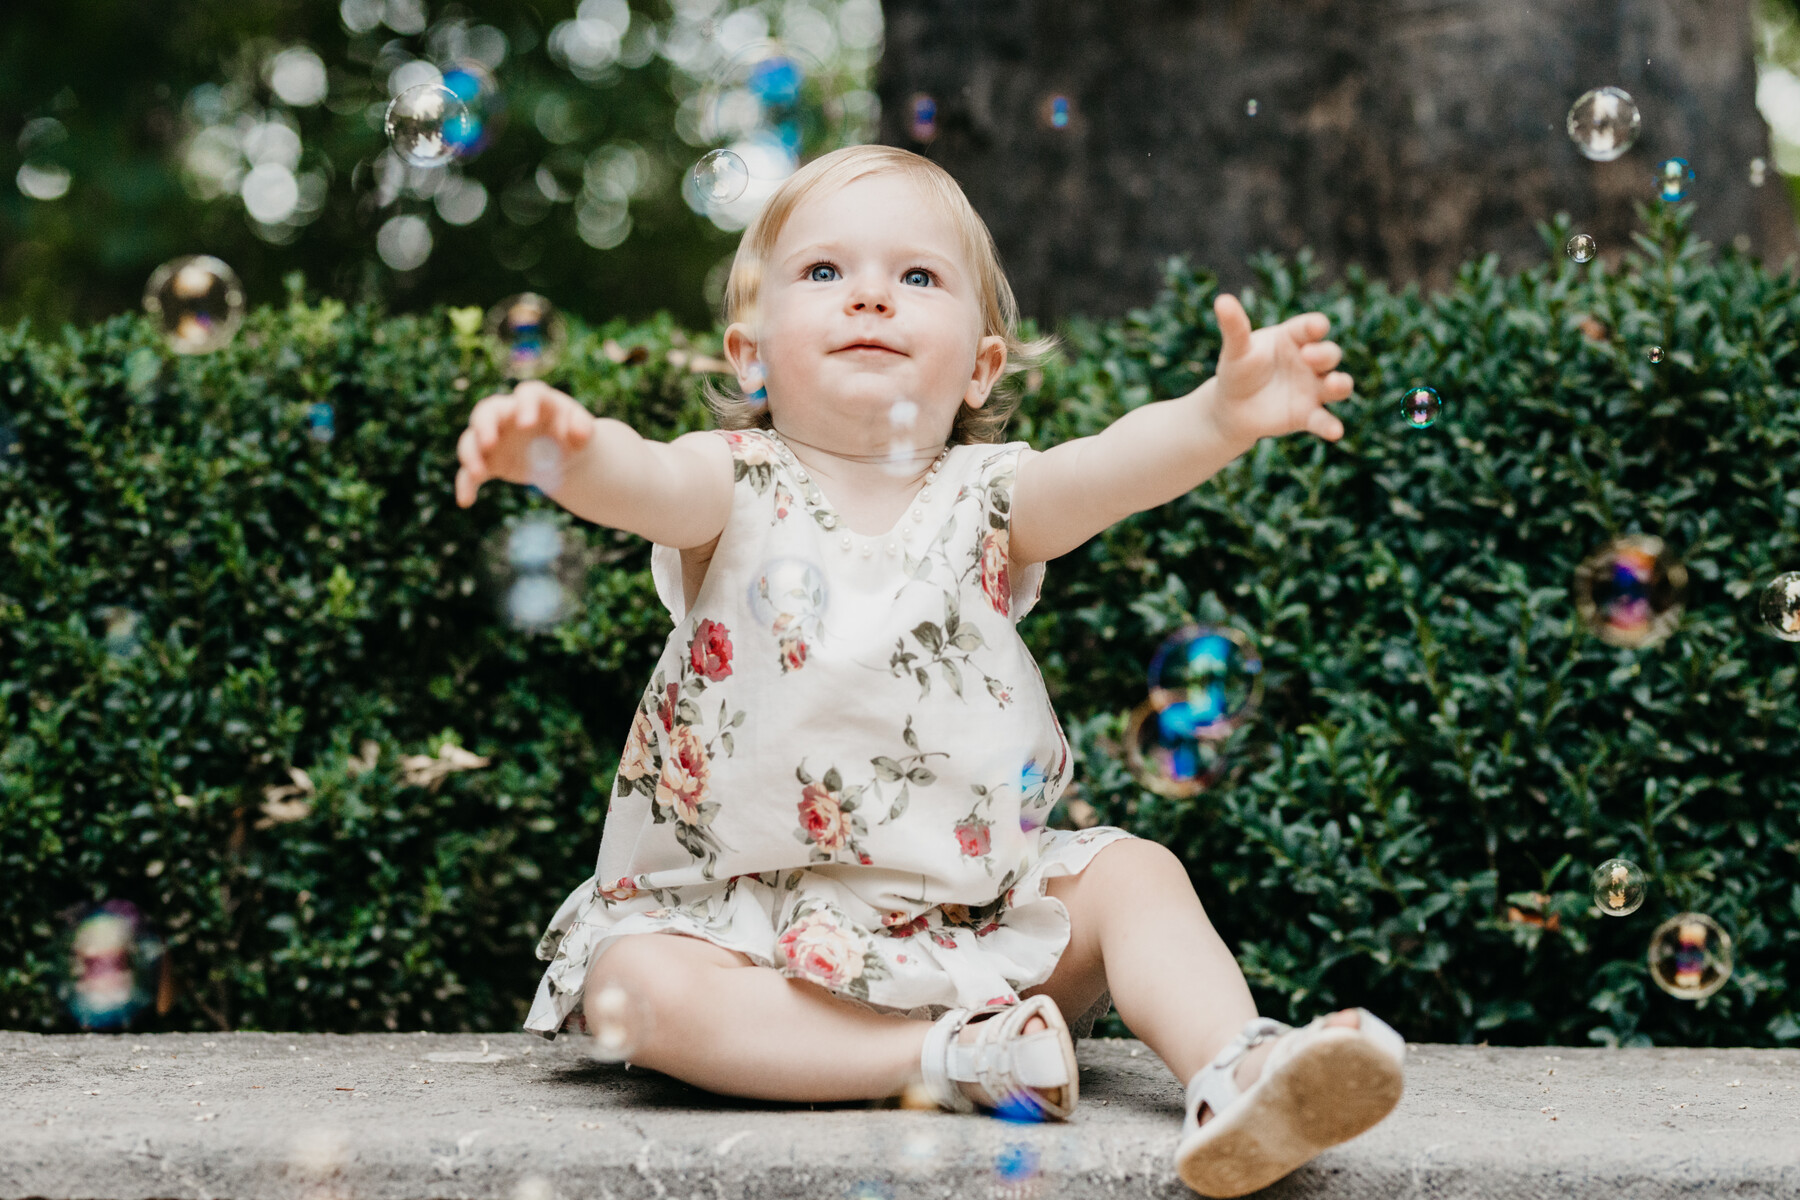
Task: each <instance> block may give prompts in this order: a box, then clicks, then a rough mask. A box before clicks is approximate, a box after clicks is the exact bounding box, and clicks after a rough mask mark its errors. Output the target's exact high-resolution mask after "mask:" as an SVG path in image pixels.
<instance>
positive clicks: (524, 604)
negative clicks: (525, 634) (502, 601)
mask: <svg viewBox="0 0 1800 1200" xmlns="http://www.w3.org/2000/svg"><path fill="white" fill-rule="evenodd" d="M567 611H568V597H567V596H566V595H565V594H564V592H563V585H562V582H561V581H560V580H558V579H557V578H556V576H554V575H521V576H519V578H518V579H516V580H514V581H513V585H512V587H511V588H509V589H508V590H507V593H506V616H507V619H508V620H510V621H511V622H512V623H513V626H514V627H515V628H517V629H524V630H538V629H548V628H550V626H552V625H555V624H556V623H557V622H558V621H560V620H562V618H563V617H564V616H565V615H566V613H567Z"/></svg>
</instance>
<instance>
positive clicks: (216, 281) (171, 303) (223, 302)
mask: <svg viewBox="0 0 1800 1200" xmlns="http://www.w3.org/2000/svg"><path fill="white" fill-rule="evenodd" d="M144 311H145V312H147V313H149V314H150V315H151V316H152V317H154V318H155V319H156V321H157V323H158V324H159V325H161V327H162V331H163V337H164V338H165V339H166V340H167V341H168V344H169V348H170V349H171V350H173V351H175V353H177V354H208V353H211V352H212V351H214V350H217V349H219V348H220V347H221V346H223V345H225V344H226V343H227V342H229V341H231V338H232V335H233V334H235V333H236V332H237V330H238V326H239V325H242V324H243V323H244V285H243V283H242V282H240V281H239V279H238V277H237V272H236V271H233V270H232V269H231V268H230V267H228V266H226V265H225V264H224V263H223V262H221V261H219V260H218V259H216V258H214V257H212V256H211V255H210V254H191V255H188V256H187V257H185V258H177V259H171V260H170V261H169V262H166V263H164V264H163V265H162V266H160V267H158V268H156V270H155V271H154V272H152V273H151V275H150V281H149V282H148V283H146V284H145V285H144Z"/></svg>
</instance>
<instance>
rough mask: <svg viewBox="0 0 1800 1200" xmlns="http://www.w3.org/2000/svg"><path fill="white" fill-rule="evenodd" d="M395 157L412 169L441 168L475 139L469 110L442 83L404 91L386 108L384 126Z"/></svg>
mask: <svg viewBox="0 0 1800 1200" xmlns="http://www.w3.org/2000/svg"><path fill="white" fill-rule="evenodd" d="M383 128H384V129H386V131H387V135H388V140H389V141H390V142H392V143H393V146H394V153H395V154H398V155H399V156H400V157H401V158H403V159H405V160H406V161H407V162H409V163H411V164H412V165H413V166H415V167H441V166H444V165H445V164H447V163H449V162H451V161H452V160H453V159H455V158H456V156H457V155H458V154H459V153H460V152H461V150H462V148H463V147H464V146H468V145H472V144H474V142H475V140H476V138H477V130H476V128H475V123H474V121H473V120H471V119H470V116H469V106H468V105H466V104H464V103H463V100H462V97H461V96H458V95H457V94H456V93H455V92H453V91H451V90H450V89H449V88H447V87H445V86H444V85H443V84H442V83H421V84H416V85H414V86H413V87H409V88H407V89H406V90H405V91H404V92H401V93H400V94H399V95H398V96H395V97H394V99H393V101H392V102H391V103H389V104H388V107H387V117H386V119H385V121H384V122H383Z"/></svg>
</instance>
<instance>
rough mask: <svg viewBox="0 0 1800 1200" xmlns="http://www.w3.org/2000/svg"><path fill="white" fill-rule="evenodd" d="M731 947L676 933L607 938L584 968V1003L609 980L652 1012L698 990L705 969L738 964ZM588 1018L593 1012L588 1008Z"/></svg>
mask: <svg viewBox="0 0 1800 1200" xmlns="http://www.w3.org/2000/svg"><path fill="white" fill-rule="evenodd" d="M747 961H748V960H747V959H746V958H745V957H744V956H743V955H741V954H738V953H737V952H735V951H732V950H727V949H725V948H724V947H722V946H715V945H713V944H712V943H711V942H708V941H704V940H702V939H699V938H692V937H687V936H684V935H682V934H676V933H628V934H626V935H625V936H623V937H618V938H614V939H613V940H612V941H610V942H608V943H607V945H606V947H605V949H603V950H602V951H601V952H600V953H599V954H597V955H596V956H595V957H594V961H593V962H592V963H591V964H589V966H588V972H587V985H586V996H585V997H584V1000H585V1002H586V1006H587V1007H588V1008H589V1009H590V1010H591V1009H592V1007H593V1004H594V998H595V996H596V995H597V994H598V993H599V992H600V990H601V989H602V988H605V987H606V986H607V985H609V984H613V985H617V986H618V987H620V988H622V989H624V991H626V992H627V993H628V994H630V995H631V996H632V997H634V998H636V999H639V1000H641V1001H643V1003H644V1004H646V1005H648V1006H649V1007H650V1009H651V1011H653V1012H662V1011H667V1010H669V1009H670V1008H671V1007H672V1006H674V1005H676V1004H679V1003H680V1002H682V1001H683V1000H691V999H693V998H694V997H695V996H697V995H700V994H701V992H702V986H701V985H702V984H703V983H704V980H705V977H706V974H707V972H710V971H716V970H718V969H719V968H721V967H727V966H741V965H743V964H744V963H745V962H747ZM589 1015H590V1018H591V1016H592V1014H591V1012H590V1014H589Z"/></svg>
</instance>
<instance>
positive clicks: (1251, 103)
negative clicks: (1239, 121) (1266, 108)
mask: <svg viewBox="0 0 1800 1200" xmlns="http://www.w3.org/2000/svg"><path fill="white" fill-rule="evenodd" d="M1244 115H1245V116H1246V117H1254V116H1255V115H1256V101H1255V100H1246V101H1244Z"/></svg>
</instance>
